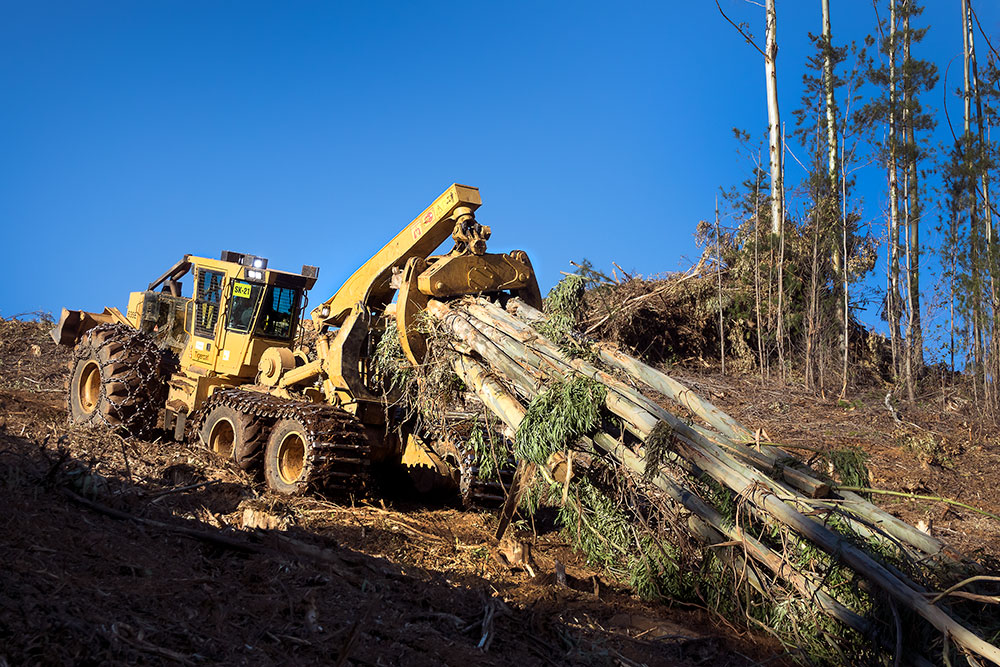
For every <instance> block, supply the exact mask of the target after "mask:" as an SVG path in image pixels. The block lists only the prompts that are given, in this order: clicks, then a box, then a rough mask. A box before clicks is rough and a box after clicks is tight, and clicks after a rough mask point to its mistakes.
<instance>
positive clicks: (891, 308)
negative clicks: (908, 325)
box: [886, 0, 901, 379]
mask: <svg viewBox="0 0 1000 667" xmlns="http://www.w3.org/2000/svg"><path fill="white" fill-rule="evenodd" d="M896 102H897V100H896V0H889V224H888V228H889V229H888V232H889V234H888V237H889V240H888V246H889V247H888V248H887V250H888V252H887V253H886V262H887V270H886V273H887V277H888V285H887V292H886V317H887V319H888V320H889V338H890V341H891V344H892V365H893V373H894V375H895V377H896V378H897V379H898V378H899V368H900V357H901V354H900V351H901V349H900V340H899V318H900V294H899V182H898V179H899V175H898V170H897V163H898V159H899V156H898V150H897V143H898V138H897V136H896V135H897V128H896V120H897V117H896V114H897V110H896V106H897V104H896Z"/></svg>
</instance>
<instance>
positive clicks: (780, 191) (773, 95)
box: [764, 0, 785, 238]
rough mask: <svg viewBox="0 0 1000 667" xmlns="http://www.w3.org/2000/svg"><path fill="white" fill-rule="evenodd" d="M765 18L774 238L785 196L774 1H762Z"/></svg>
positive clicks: (782, 215) (780, 225)
mask: <svg viewBox="0 0 1000 667" xmlns="http://www.w3.org/2000/svg"><path fill="white" fill-rule="evenodd" d="M764 6H765V12H766V14H767V28H766V30H767V33H766V40H765V42H766V44H765V47H764V74H765V76H766V78H767V123H768V142H769V151H770V158H771V234H772V235H773V236H774V237H775V238H777V237H778V236H780V235H781V230H782V228H783V227H784V222H785V195H784V183H783V182H782V178H783V173H784V169H783V161H784V155H783V150H784V146H783V143H782V138H781V115H780V113H779V112H778V73H777V69H776V67H775V60H776V58H777V57H778V42H777V30H778V21H777V15H776V14H775V11H774V0H765V5H764Z"/></svg>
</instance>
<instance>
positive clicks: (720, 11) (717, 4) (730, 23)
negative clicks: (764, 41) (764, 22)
mask: <svg viewBox="0 0 1000 667" xmlns="http://www.w3.org/2000/svg"><path fill="white" fill-rule="evenodd" d="M715 6H716V7H718V8H719V13H720V14H722V18H724V19H726V20H727V21H729V25H731V26H733V27H734V28H736V30H737V32H739V33H740V34H741V35H743V39H745V40H747V44H749V45H750V46H752V47H753V48H755V49H757V51H758V52H759V53H760V55H762V56H764V57H765V58H767V54H765V53H764V52H763V51H762V50H761V48H760V47H759V46H757V44H756V43H755V42H754V41H753V39H752V38H751V37H750V36H749V35H748V34H746V33H745V32H743V28H741V27H739V26H738V25H736V24H735V23H733V20H732V19H731V18H729V17H728V16H726V13H725V12H724V11H722V6H721V5H720V4H719V0H715Z"/></svg>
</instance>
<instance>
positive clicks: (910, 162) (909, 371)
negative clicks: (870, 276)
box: [902, 0, 919, 403]
mask: <svg viewBox="0 0 1000 667" xmlns="http://www.w3.org/2000/svg"><path fill="white" fill-rule="evenodd" d="M904 2H905V4H904V14H903V67H902V70H903V77H902V78H903V119H902V120H903V122H902V134H903V148H904V151H903V156H904V169H903V171H904V173H903V185H904V188H903V198H904V205H903V230H904V232H905V239H904V243H905V244H906V341H905V350H904V354H903V358H904V373H905V377H906V398H907V400H909V401H910V403H912V402H913V401H914V399H915V398H916V397H915V393H916V392H915V390H914V364H915V361H914V356H915V354H916V349H915V347H914V320H915V315H914V305H915V302H916V303H917V304H919V298H917V297H915V296H914V280H913V278H914V276H913V260H914V258H913V255H914V248H913V233H914V231H915V230H916V224H915V221H914V219H913V218H914V214H915V213H916V202H915V201H914V198H913V187H914V182H913V180H911V179H912V177H913V176H915V172H916V169H914V167H915V165H916V151H917V146H916V144H915V142H914V140H913V136H914V134H913V109H912V108H911V106H912V104H913V97H912V93H913V80H912V79H911V77H910V74H909V69H910V9H911V7H910V3H911V0H904Z"/></svg>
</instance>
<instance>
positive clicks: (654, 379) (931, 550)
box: [491, 299, 961, 560]
mask: <svg viewBox="0 0 1000 667" xmlns="http://www.w3.org/2000/svg"><path fill="white" fill-rule="evenodd" d="M491 305H492V304H491ZM508 307H509V308H510V309H512V310H513V311H514V312H515V313H516V315H517V316H518V317H523V318H524V319H526V320H528V321H530V322H541V321H545V320H547V319H548V317H547V316H546V315H545V314H544V313H542V312H541V311H540V310H538V309H536V308H533V307H532V306H529V305H528V304H526V303H524V302H523V301H521V300H520V299H512V300H511V301H510V303H509V304H508ZM494 308H496V307H495V306H494ZM497 310H499V309H497ZM522 326H524V325H522ZM536 335H537V334H536ZM598 353H599V355H600V357H601V359H602V360H603V361H605V362H606V363H608V364H609V365H612V366H614V367H616V368H619V369H620V370H622V371H624V372H626V373H629V374H630V375H633V376H634V377H636V378H637V379H639V380H641V381H642V382H644V383H645V384H647V385H649V386H650V387H652V388H653V389H655V390H656V391H658V392H660V393H661V394H663V395H664V396H667V397H668V398H672V399H674V400H675V401H677V402H678V403H680V404H681V405H683V406H684V407H686V408H687V409H688V410H690V411H691V412H692V413H693V414H695V415H696V416H698V417H701V418H702V419H704V420H705V421H706V422H708V423H709V424H712V425H713V426H715V427H716V428H717V429H718V430H719V431H720V432H722V433H723V434H725V435H728V436H729V437H730V438H731V439H735V440H737V441H739V440H745V441H746V442H754V441H755V438H754V436H752V435H751V432H750V430H749V429H748V428H746V427H745V426H743V425H742V424H740V423H739V422H738V421H736V420H735V419H733V418H732V417H731V416H729V415H728V414H726V413H725V412H723V411H722V410H719V409H718V408H717V407H716V406H715V405H713V404H712V403H710V402H708V401H706V400H704V399H703V398H701V397H700V396H698V394H697V393H695V392H693V391H692V390H691V389H689V388H688V387H687V386H685V385H684V384H682V383H680V382H678V381H677V380H675V379H673V378H671V377H670V376H668V375H666V374H665V373H663V372H661V371H658V370H656V369H655V368H653V367H651V366H649V365H647V364H644V363H642V362H641V361H639V360H638V359H635V358H633V357H630V356H628V355H626V354H624V353H622V352H618V351H612V350H610V349H608V348H607V347H600V348H599V350H598ZM733 444H734V445H735V446H739V445H737V444H736V443H735V442H734V443H733ZM747 449H749V448H747ZM751 451H754V450H751ZM759 453H760V454H762V455H763V456H767V457H770V458H771V459H772V460H773V461H774V462H775V464H777V463H779V462H781V461H787V460H790V459H791V460H795V459H794V457H793V456H792V455H791V454H789V453H788V452H786V451H784V450H782V449H780V448H778V447H774V446H772V445H765V444H762V445H761V451H760V452H759ZM782 475H783V476H784V477H785V481H786V482H788V483H789V484H791V485H792V486H795V487H796V488H799V489H800V490H803V491H806V492H807V495H812V494H811V493H809V489H810V488H814V485H817V484H824V483H823V482H821V481H820V480H817V479H815V478H812V477H811V476H809V475H808V474H806V473H803V472H801V471H798V470H795V469H794V468H788V467H785V468H784V469H783V471H782ZM803 486H804V487H805V488H803ZM836 495H838V496H840V498H842V499H844V500H847V501H849V503H847V504H844V505H842V508H843V509H844V510H845V511H848V512H850V513H852V514H854V515H856V516H858V517H860V518H862V519H864V520H865V521H868V522H869V523H871V524H872V525H873V526H875V527H877V528H878V529H880V530H883V531H885V532H886V533H887V534H888V535H890V536H891V537H893V538H895V539H897V540H899V541H900V542H903V543H905V544H908V545H911V546H912V547H914V548H916V549H918V550H919V551H921V552H923V553H924V554H927V555H929V556H938V557H944V558H947V559H949V560H960V559H961V555H960V554H956V553H955V552H953V551H950V550H946V549H945V545H944V543H943V542H941V541H940V540H938V539H936V538H934V537H932V536H930V535H928V534H926V533H924V532H922V531H919V530H917V529H916V528H915V527H913V526H911V525H910V524H908V523H906V522H904V521H902V520H900V519H899V518H897V517H895V516H893V515H892V514H889V513H888V512H886V511H885V510H883V509H882V508H880V507H878V506H876V505H875V504H873V503H871V502H869V501H867V500H865V499H864V498H862V497H861V496H859V495H857V494H856V493H852V492H850V491H837V492H836ZM814 497H815V496H814Z"/></svg>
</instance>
